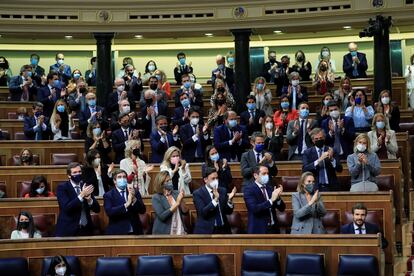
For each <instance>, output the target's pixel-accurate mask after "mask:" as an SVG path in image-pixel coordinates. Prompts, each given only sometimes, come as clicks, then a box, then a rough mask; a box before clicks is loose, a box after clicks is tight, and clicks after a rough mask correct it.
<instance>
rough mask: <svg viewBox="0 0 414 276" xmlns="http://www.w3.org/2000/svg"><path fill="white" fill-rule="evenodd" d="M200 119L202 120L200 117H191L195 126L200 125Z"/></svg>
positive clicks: (191, 121) (191, 122)
mask: <svg viewBox="0 0 414 276" xmlns="http://www.w3.org/2000/svg"><path fill="white" fill-rule="evenodd" d="M199 121H200V119H199V118H191V120H190V124H192V125H193V126H196V125H198V122H199Z"/></svg>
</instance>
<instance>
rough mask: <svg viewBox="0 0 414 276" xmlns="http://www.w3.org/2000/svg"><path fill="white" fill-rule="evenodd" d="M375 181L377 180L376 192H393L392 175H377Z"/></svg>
mask: <svg viewBox="0 0 414 276" xmlns="http://www.w3.org/2000/svg"><path fill="white" fill-rule="evenodd" d="M376 180H377V185H378V190H380V191H389V190H394V176H393V175H378V176H377V177H376ZM394 194H395V193H394Z"/></svg>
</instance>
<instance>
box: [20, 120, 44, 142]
mask: <svg viewBox="0 0 414 276" xmlns="http://www.w3.org/2000/svg"><path fill="white" fill-rule="evenodd" d="M44 123H45V125H46V130H45V131H44V130H43V129H42V128H40V129H39V131H40V132H41V138H42V140H49V136H50V127H49V118H47V117H45V120H44ZM35 126H36V119H35V117H34V116H26V117H24V127H23V129H24V135H25V136H26V139H27V140H35V139H36V132H35V131H34V130H33V128H34V127H35Z"/></svg>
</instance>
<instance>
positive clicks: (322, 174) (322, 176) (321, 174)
mask: <svg viewBox="0 0 414 276" xmlns="http://www.w3.org/2000/svg"><path fill="white" fill-rule="evenodd" d="M318 150H319V156H321V155H322V153H323V150H322V149H318ZM319 184H327V182H326V179H325V160H323V161H322V162H321V163H319Z"/></svg>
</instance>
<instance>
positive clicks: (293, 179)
mask: <svg viewBox="0 0 414 276" xmlns="http://www.w3.org/2000/svg"><path fill="white" fill-rule="evenodd" d="M299 179H300V176H282V186H283V191H285V192H296V189H297V187H298V183H299Z"/></svg>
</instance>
